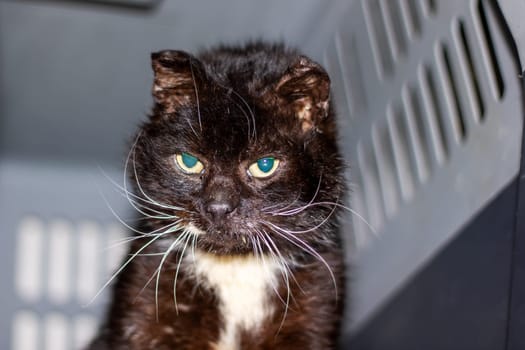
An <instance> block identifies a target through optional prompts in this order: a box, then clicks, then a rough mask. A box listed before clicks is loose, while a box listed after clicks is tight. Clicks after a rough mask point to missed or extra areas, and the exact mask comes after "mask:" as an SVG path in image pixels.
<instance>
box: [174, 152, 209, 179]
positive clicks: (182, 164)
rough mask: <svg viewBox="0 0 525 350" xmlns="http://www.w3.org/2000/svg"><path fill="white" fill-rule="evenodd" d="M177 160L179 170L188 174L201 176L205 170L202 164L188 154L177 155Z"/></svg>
mask: <svg viewBox="0 0 525 350" xmlns="http://www.w3.org/2000/svg"><path fill="white" fill-rule="evenodd" d="M175 160H176V161H177V165H178V166H179V168H180V169H181V170H182V171H183V172H185V173H186V174H200V173H201V172H202V170H203V169H204V165H203V164H202V162H201V161H200V160H199V159H198V158H197V157H194V156H192V155H191V154H188V153H184V152H183V153H180V154H177V155H176V156H175Z"/></svg>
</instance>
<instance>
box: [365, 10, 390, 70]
mask: <svg viewBox="0 0 525 350" xmlns="http://www.w3.org/2000/svg"><path fill="white" fill-rule="evenodd" d="M363 12H364V14H365V21H366V26H367V29H368V35H369V39H370V44H371V46H372V52H373V55H374V60H375V63H376V69H377V74H378V77H379V79H383V78H384V76H386V75H387V76H388V75H391V74H392V71H393V66H394V58H393V57H392V52H391V50H390V49H389V48H390V43H389V40H388V35H387V32H386V28H385V23H384V21H383V19H382V17H381V12H382V11H381V5H380V3H379V0H370V1H364V2H363Z"/></svg>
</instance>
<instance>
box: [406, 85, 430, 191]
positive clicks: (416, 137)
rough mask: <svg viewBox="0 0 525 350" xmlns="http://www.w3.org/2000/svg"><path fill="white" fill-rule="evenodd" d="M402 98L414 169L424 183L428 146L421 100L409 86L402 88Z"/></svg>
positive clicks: (427, 170) (427, 174) (427, 175)
mask: <svg viewBox="0 0 525 350" xmlns="http://www.w3.org/2000/svg"><path fill="white" fill-rule="evenodd" d="M402 98H403V107H404V109H405V121H406V128H407V131H408V138H409V140H410V149H411V150H412V156H413V158H414V161H413V164H414V165H415V169H414V170H415V173H416V174H417V177H418V179H419V181H420V182H421V183H425V182H426V181H427V179H428V177H429V165H428V148H427V144H426V143H425V142H424V140H425V133H424V125H423V120H422V114H421V113H422V109H421V101H420V99H419V96H418V95H417V93H416V91H415V90H414V89H413V88H411V87H405V88H404V89H403V92H402Z"/></svg>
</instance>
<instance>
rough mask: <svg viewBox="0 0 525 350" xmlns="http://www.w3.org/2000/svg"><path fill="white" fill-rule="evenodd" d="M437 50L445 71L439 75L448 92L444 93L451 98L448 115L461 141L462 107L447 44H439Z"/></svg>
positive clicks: (463, 134) (462, 133)
mask: <svg viewBox="0 0 525 350" xmlns="http://www.w3.org/2000/svg"><path fill="white" fill-rule="evenodd" d="M439 51H440V54H441V57H440V59H441V60H442V63H443V64H444V68H445V72H442V73H444V74H442V77H441V78H442V84H443V88H444V89H445V90H447V91H448V92H450V93H448V94H446V96H447V97H449V98H451V99H452V101H450V102H449V104H450V105H451V106H450V107H451V111H450V117H451V118H452V123H453V126H454V132H455V134H456V139H457V140H458V141H463V140H464V139H465V136H466V130H465V119H464V118H465V116H464V113H463V107H462V106H461V101H460V96H459V92H458V87H457V80H456V76H455V74H454V71H453V70H452V64H451V62H450V56H449V53H448V48H447V46H446V45H444V44H442V45H440V48H439Z"/></svg>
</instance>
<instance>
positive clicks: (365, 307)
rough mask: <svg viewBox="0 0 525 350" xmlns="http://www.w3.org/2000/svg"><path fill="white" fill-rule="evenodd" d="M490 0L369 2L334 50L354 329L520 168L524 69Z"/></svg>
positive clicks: (330, 54)
mask: <svg viewBox="0 0 525 350" xmlns="http://www.w3.org/2000/svg"><path fill="white" fill-rule="evenodd" d="M489 3H490V2H488V1H487V2H484V1H477V0H472V1H454V2H453V1H430V0H428V1H411V0H400V1H388V0H369V1H360V2H358V3H355V4H354V6H352V8H351V9H350V10H349V11H348V16H347V19H346V20H345V21H344V22H342V23H341V24H340V27H339V30H338V32H337V33H336V35H335V36H334V38H333V41H332V43H331V45H330V46H329V47H328V49H327V50H326V53H325V63H326V65H327V66H328V67H329V70H330V72H331V76H332V77H334V82H333V83H334V88H335V89H334V90H335V94H336V95H335V96H334V99H335V100H336V102H338V105H339V107H340V110H339V112H340V120H341V125H342V136H341V138H342V144H343V147H344V150H345V154H346V156H347V157H348V160H349V162H350V165H351V167H350V170H349V174H348V176H349V178H350V181H351V188H352V195H351V202H352V207H353V209H354V210H355V213H354V215H352V218H351V221H352V223H351V224H349V226H348V228H347V229H348V231H349V232H350V231H352V233H353V237H354V242H351V243H353V244H351V245H352V249H355V254H353V261H352V263H353V265H354V270H353V271H352V272H351V276H350V279H351V287H352V294H353V299H352V304H353V305H352V307H351V308H350V309H351V311H352V317H351V319H352V322H351V323H349V326H348V327H349V329H354V330H355V329H357V328H359V327H360V326H362V325H363V324H364V322H366V320H367V319H368V318H369V317H370V316H371V315H373V313H374V312H375V311H376V310H377V309H378V308H379V307H380V306H381V305H383V303H385V302H386V301H387V300H388V298H389V297H390V296H392V294H393V293H395V291H396V290H398V289H399V288H400V287H401V286H402V285H403V283H404V282H406V281H407V280H408V279H409V278H410V277H411V276H412V275H413V274H414V273H415V272H416V271H417V270H418V269H419V268H421V267H422V266H423V265H424V264H425V262H426V261H428V260H429V259H431V258H432V256H434V255H435V254H436V252H437V251H438V250H439V249H440V248H441V247H443V246H444V244H446V243H447V242H448V241H449V240H450V239H451V238H453V237H454V235H455V234H456V232H458V230H459V229H460V228H461V227H462V226H464V225H465V224H466V223H467V222H468V220H469V219H470V218H471V217H472V216H473V215H474V214H476V213H477V212H478V211H479V210H480V208H482V207H483V206H484V205H485V204H486V203H487V202H488V201H490V200H491V198H493V197H494V196H495V195H496V194H497V193H498V192H499V191H500V190H501V189H502V188H503V187H504V186H505V185H506V184H508V183H509V181H510V180H511V179H512V178H514V177H515V176H516V174H517V173H518V170H519V159H520V158H519V156H520V140H521V138H522V129H523V119H522V115H523V111H522V101H521V88H520V85H519V80H518V69H517V66H516V64H515V57H514V56H513V54H512V52H511V51H510V50H509V47H508V46H507V45H506V44H505V43H506V42H505V37H504V34H503V31H502V29H501V28H499V27H498V22H497V21H496V19H495V14H494V11H493V7H492V6H491V5H490V4H489Z"/></svg>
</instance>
